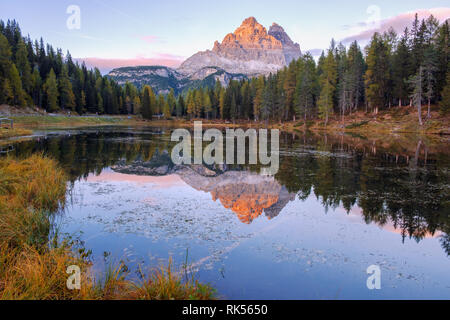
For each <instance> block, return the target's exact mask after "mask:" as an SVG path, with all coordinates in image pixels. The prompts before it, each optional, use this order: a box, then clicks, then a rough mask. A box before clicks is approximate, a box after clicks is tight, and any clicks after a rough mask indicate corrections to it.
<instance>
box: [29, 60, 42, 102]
mask: <svg viewBox="0 0 450 320" xmlns="http://www.w3.org/2000/svg"><path fill="white" fill-rule="evenodd" d="M31 78H32V83H33V85H32V90H31V95H32V99H33V102H34V104H35V105H37V106H41V105H42V100H41V87H42V78H41V75H40V74H39V71H38V69H37V68H35V69H34V70H33V74H32V76H31Z"/></svg>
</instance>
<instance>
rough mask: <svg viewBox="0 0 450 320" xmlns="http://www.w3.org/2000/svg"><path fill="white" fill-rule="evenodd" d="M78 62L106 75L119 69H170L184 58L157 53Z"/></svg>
mask: <svg viewBox="0 0 450 320" xmlns="http://www.w3.org/2000/svg"><path fill="white" fill-rule="evenodd" d="M75 60H76V61H78V62H80V63H81V62H84V63H85V64H86V66H87V67H88V68H98V69H99V70H100V72H102V73H103V74H106V73H108V72H110V71H111V70H112V69H115V68H120V67H137V66H153V65H160V66H166V67H170V68H176V67H178V66H179V65H180V64H181V63H182V62H183V61H184V57H180V56H175V55H172V54H167V53H158V54H155V55H153V56H151V57H143V56H136V57H135V58H130V59H104V58H97V57H88V58H77V59H75Z"/></svg>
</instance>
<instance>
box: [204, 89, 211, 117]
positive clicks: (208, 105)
mask: <svg viewBox="0 0 450 320" xmlns="http://www.w3.org/2000/svg"><path fill="white" fill-rule="evenodd" d="M203 107H204V110H205V115H206V119H209V117H210V115H211V112H212V104H211V98H210V97H209V92H208V90H207V89H206V90H205V92H204V93H203Z"/></svg>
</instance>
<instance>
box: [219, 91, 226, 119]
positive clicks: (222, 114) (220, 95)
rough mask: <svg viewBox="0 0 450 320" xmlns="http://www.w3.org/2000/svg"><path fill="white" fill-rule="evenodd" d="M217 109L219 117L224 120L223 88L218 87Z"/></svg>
mask: <svg viewBox="0 0 450 320" xmlns="http://www.w3.org/2000/svg"><path fill="white" fill-rule="evenodd" d="M219 111H220V118H221V119H222V120H225V90H224V89H223V88H221V89H220V94H219Z"/></svg>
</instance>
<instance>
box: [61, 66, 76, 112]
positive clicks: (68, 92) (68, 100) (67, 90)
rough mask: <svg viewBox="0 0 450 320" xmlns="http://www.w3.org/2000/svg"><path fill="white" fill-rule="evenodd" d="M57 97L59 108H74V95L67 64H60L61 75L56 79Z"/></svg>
mask: <svg viewBox="0 0 450 320" xmlns="http://www.w3.org/2000/svg"><path fill="white" fill-rule="evenodd" d="M58 88H59V97H60V101H61V104H60V105H61V108H63V109H67V110H74V109H75V95H74V94H73V90H72V83H71V82H70V79H69V73H68V69H67V65H66V64H64V65H63V66H62V70H61V75H60V77H59V80H58Z"/></svg>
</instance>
